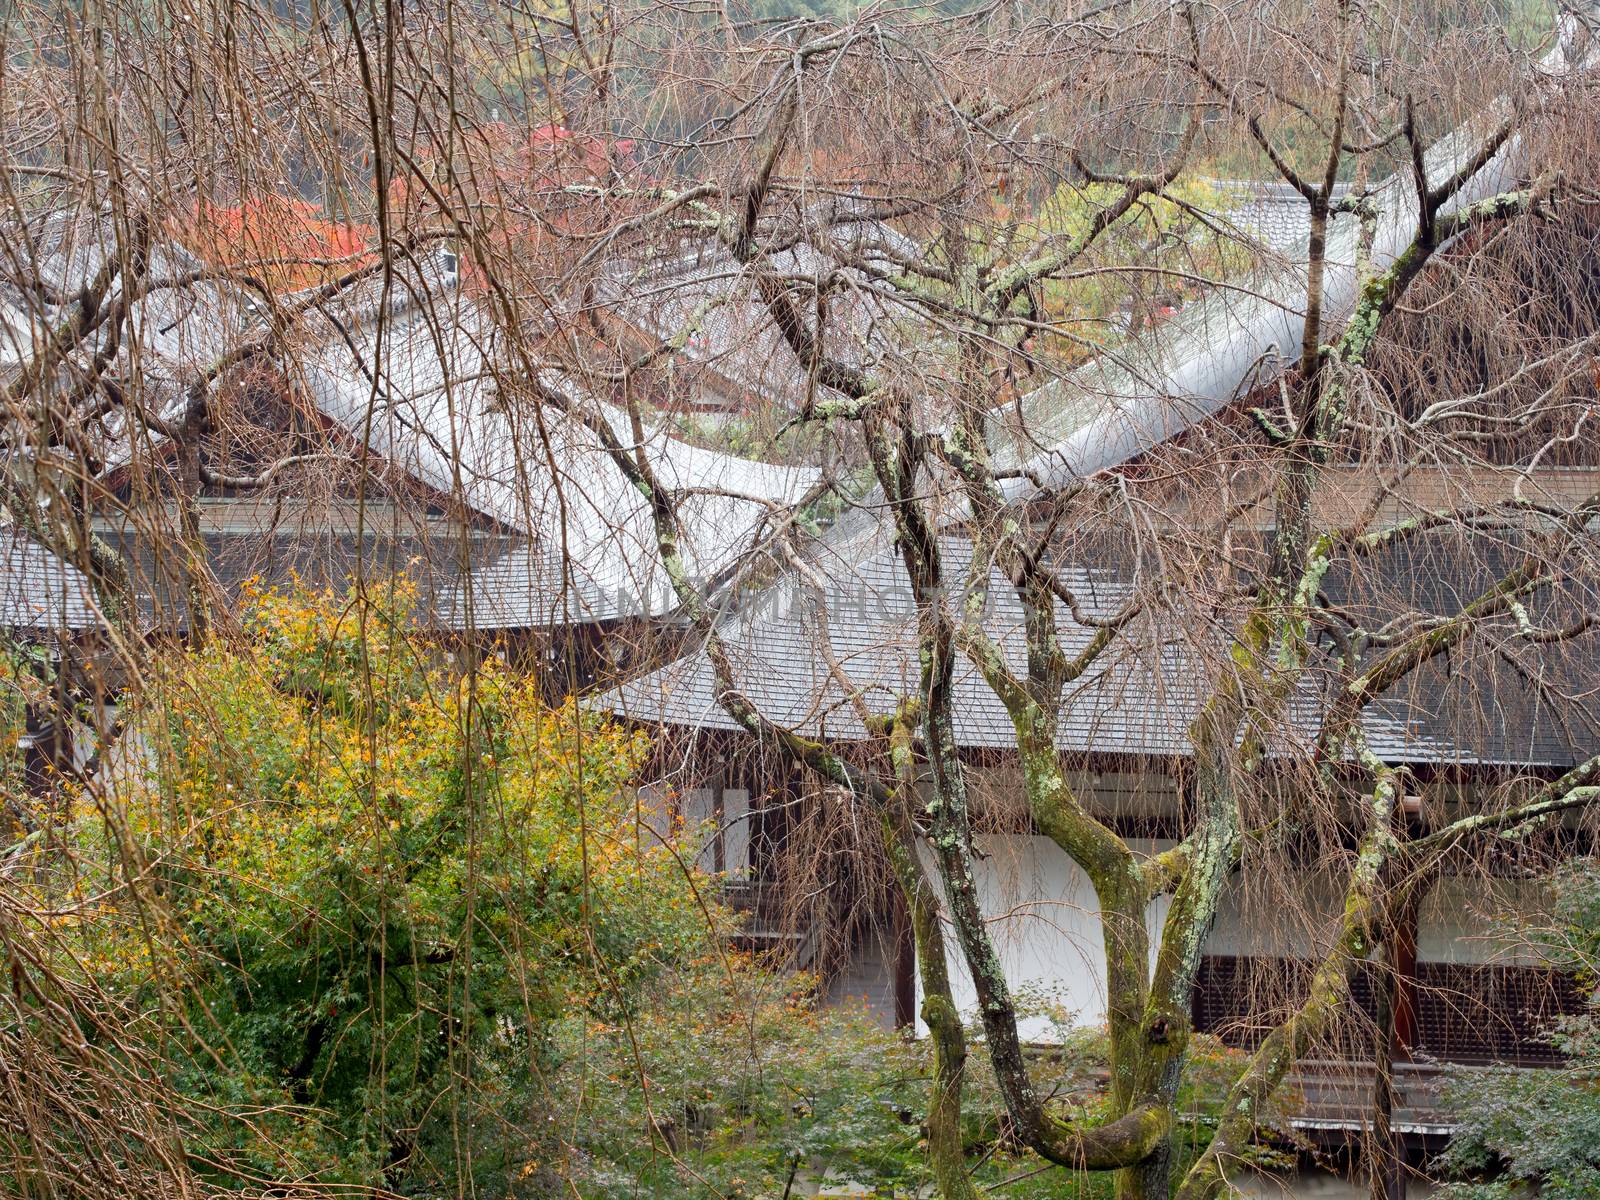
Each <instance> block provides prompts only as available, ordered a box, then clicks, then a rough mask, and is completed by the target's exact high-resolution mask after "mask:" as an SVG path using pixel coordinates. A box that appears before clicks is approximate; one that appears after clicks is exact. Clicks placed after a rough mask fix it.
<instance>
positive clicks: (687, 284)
mask: <svg viewBox="0 0 1600 1200" xmlns="http://www.w3.org/2000/svg"><path fill="white" fill-rule="evenodd" d="M830 236H831V237H832V238H833V239H834V240H835V241H836V242H837V243H838V244H839V245H841V246H844V247H846V248H848V249H850V250H851V251H852V252H853V253H856V254H858V255H859V256H860V257H861V258H862V259H864V260H865V261H867V262H871V263H875V264H876V265H877V266H879V267H881V268H886V269H889V270H896V269H897V268H894V267H893V265H892V262H891V260H890V259H889V258H888V257H886V256H887V255H890V254H899V255H904V256H908V257H913V258H916V257H920V256H921V251H920V249H919V248H918V247H917V246H915V244H913V243H912V242H910V240H909V239H907V238H905V237H904V236H903V235H901V234H899V233H897V232H895V231H894V230H893V229H891V228H889V227H888V226H886V225H883V224H881V223H877V222H860V223H847V224H844V225H840V226H836V227H835V228H833V229H832V230H830ZM764 266H765V267H766V268H767V269H769V270H771V271H773V272H774V273H775V274H777V275H779V276H783V277H800V278H805V279H812V280H818V281H823V282H827V283H831V284H832V285H833V289H832V291H831V293H830V297H829V302H828V313H827V319H826V322H825V323H824V325H823V343H824V345H825V347H826V349H827V353H828V355H829V356H830V357H831V358H833V359H835V360H836V361H840V362H845V363H849V364H850V365H852V366H857V367H862V368H865V369H868V370H872V369H876V368H878V367H880V366H882V365H884V362H885V359H886V357H887V356H888V355H890V354H891V353H899V354H902V355H903V354H904V347H905V346H906V345H907V343H908V339H906V338H904V337H896V336H893V335H892V334H890V332H889V329H888V327H889V326H891V325H893V324H895V323H897V322H899V323H904V322H905V321H906V320H907V318H906V316H905V315H904V314H901V313H899V312H898V310H897V308H896V306H894V305H892V304H890V303H889V302H887V301H885V300H883V299H882V298H880V297H877V296H875V295H874V294H872V292H871V291H870V290H868V289H866V288H864V287H862V286H861V282H862V281H861V279H860V276H859V273H858V272H856V271H852V270H851V269H850V268H848V267H846V266H842V265H841V264H839V263H837V262H835V261H832V260H831V259H830V258H829V257H828V256H827V255H826V254H824V253H823V252H821V251H819V250H818V249H817V248H816V247H814V246H812V245H810V244H809V243H804V242H802V243H800V244H798V245H795V246H793V247H791V248H789V249H785V250H780V251H777V252H775V253H773V254H771V255H770V256H769V257H768V259H767V261H766V262H765V264H764ZM840 280H844V281H845V282H844V284H843V285H842V286H840ZM601 299H602V301H603V303H605V305H606V306H607V308H608V309H609V311H610V312H611V313H612V315H613V316H615V317H617V318H620V319H621V320H622V321H623V322H624V323H626V324H627V325H630V326H632V327H633V328H634V329H637V330H639V331H641V332H643V333H644V334H646V335H648V336H649V337H651V338H653V339H655V340H657V341H659V342H673V341H675V340H676V339H678V338H680V337H681V336H683V335H684V333H685V332H686V331H689V330H692V331H693V332H692V333H690V334H689V336H688V339H687V341H686V343H685V344H684V346H683V349H682V351H680V352H679V353H678V354H676V355H674V356H673V359H672V366H671V369H672V370H673V371H674V372H683V373H686V374H687V375H688V376H689V378H688V379H687V381H686V382H687V389H688V392H689V398H690V399H691V400H693V401H696V402H698V403H701V404H705V405H708V406H715V405H716V404H718V403H719V401H718V398H717V397H716V396H714V395H704V394H702V393H704V392H708V391H710V392H715V391H717V390H718V388H717V387H716V386H715V385H713V384H710V383H708V382H707V381H706V380H705V378H704V373H705V372H710V373H713V374H714V375H717V376H720V377H721V378H722V379H723V380H726V381H727V383H729V384H731V385H733V387H734V388H736V389H738V390H740V391H742V392H744V393H746V394H747V395H748V396H749V397H750V398H752V399H755V400H757V401H759V402H761V403H763V404H765V405H767V406H770V407H772V408H775V409H777V410H779V411H789V410H793V409H795V408H797V407H799V406H800V404H801V403H802V402H803V401H804V400H805V398H806V396H807V395H808V393H809V391H810V390H811V385H810V380H809V377H808V370H807V366H806V364H804V363H802V362H800V361H799V359H797V358H796V357H795V354H794V351H793V350H792V349H791V348H790V347H789V344H788V342H786V341H785V340H784V337H783V334H782V333H781V332H780V331H779V330H778V327H777V325H776V323H775V322H774V321H773V319H772V315H771V313H770V312H769V311H768V309H767V306H766V305H765V304H764V303H762V301H761V299H760V297H759V296H758V295H757V294H756V290H755V283H754V280H753V278H752V276H751V274H750V272H749V271H747V270H746V269H745V268H744V267H742V266H741V265H740V263H739V262H738V260H737V259H735V258H734V257H733V256H732V254H730V253H729V252H728V251H727V250H726V249H724V248H723V247H721V246H719V245H707V244H704V243H700V244H697V245H695V246H693V247H692V248H688V249H685V250H684V251H683V252H682V253H681V254H679V255H677V256H676V257H673V258H669V259H665V260H650V261H644V262H637V263H622V264H618V265H617V266H616V267H614V268H613V270H612V271H611V272H610V275H609V278H608V279H607V280H606V282H605V284H604V285H603V287H602V291H601ZM807 315H808V317H809V316H810V315H811V314H809V313H808V314H807ZM924 332H925V333H926V332H927V331H926V330H925V331H924ZM909 340H910V341H912V342H914V341H915V339H909Z"/></svg>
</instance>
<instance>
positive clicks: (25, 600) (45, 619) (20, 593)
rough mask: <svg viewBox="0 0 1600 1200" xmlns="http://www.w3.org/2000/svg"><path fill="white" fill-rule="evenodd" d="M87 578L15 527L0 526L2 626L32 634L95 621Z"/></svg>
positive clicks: (73, 628)
mask: <svg viewBox="0 0 1600 1200" xmlns="http://www.w3.org/2000/svg"><path fill="white" fill-rule="evenodd" d="M99 623H100V622H99V617H98V613H97V609H96V605H95V600H94V590H93V588H92V587H91V586H90V583H89V579H88V577H87V576H86V575H84V573H83V572H82V571H80V570H78V568H77V567H75V566H73V565H72V564H71V563H68V562H65V561H63V560H62V559H60V558H58V557H57V556H56V555H55V554H52V553H51V552H50V551H49V550H47V549H45V548H44V547H43V546H41V545H40V544H39V543H38V542H36V541H34V540H33V539H32V538H30V537H29V536H28V535H27V534H25V533H23V532H21V531H20V530H18V529H15V528H11V529H0V628H4V629H6V630H10V631H12V632H14V633H22V634H25V635H31V636H51V635H57V634H68V633H78V632H82V631H83V630H87V629H93V628H96V627H97V626H98V625H99Z"/></svg>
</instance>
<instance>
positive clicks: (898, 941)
mask: <svg viewBox="0 0 1600 1200" xmlns="http://www.w3.org/2000/svg"><path fill="white" fill-rule="evenodd" d="M890 895H892V896H893V897H894V920H895V932H896V935H897V936H896V938H895V956H894V1024H895V1028H896V1029H909V1028H911V1026H912V1025H913V1024H914V1023H915V1022H916V1019H917V940H916V931H915V930H914V929H913V927H912V924H911V912H910V910H909V909H908V907H907V905H906V898H905V895H904V893H903V892H901V890H900V889H899V888H894V889H893V890H892V891H891V892H890Z"/></svg>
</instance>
